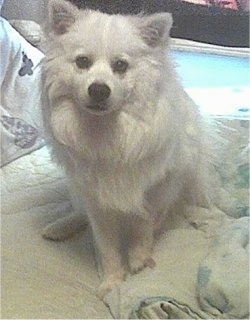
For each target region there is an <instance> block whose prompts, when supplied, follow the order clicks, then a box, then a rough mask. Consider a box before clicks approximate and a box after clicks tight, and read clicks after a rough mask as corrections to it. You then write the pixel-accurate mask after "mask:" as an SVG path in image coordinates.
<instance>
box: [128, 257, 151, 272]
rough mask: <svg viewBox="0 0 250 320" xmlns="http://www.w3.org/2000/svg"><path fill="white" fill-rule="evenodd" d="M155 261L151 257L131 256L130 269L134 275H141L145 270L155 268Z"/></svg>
mask: <svg viewBox="0 0 250 320" xmlns="http://www.w3.org/2000/svg"><path fill="white" fill-rule="evenodd" d="M155 265H156V263H155V261H154V259H153V258H152V257H151V256H149V255H134V254H133V255H129V269H130V272H131V273H132V274H135V273H139V272H140V271H141V270H143V269H144V268H151V269H153V268H154V267H155Z"/></svg>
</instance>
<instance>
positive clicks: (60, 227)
mask: <svg viewBox="0 0 250 320" xmlns="http://www.w3.org/2000/svg"><path fill="white" fill-rule="evenodd" d="M87 223H88V222H87V220H86V218H85V216H84V215H82V216H80V215H79V216H78V215H70V216H67V217H64V218H61V219H58V220H56V221H55V222H54V223H51V224H49V225H48V226H46V227H45V228H44V229H43V231H42V237H43V238H44V239H48V240H54V241H64V240H67V239H70V238H72V237H73V236H74V235H75V234H76V233H78V232H80V231H82V230H83V229H84V228H85V227H86V225H87Z"/></svg>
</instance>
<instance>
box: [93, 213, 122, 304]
mask: <svg viewBox="0 0 250 320" xmlns="http://www.w3.org/2000/svg"><path fill="white" fill-rule="evenodd" d="M89 220H90V224H91V226H92V230H93V234H94V238H95V241H96V245H97V249H98V253H99V255H100V260H101V261H100V262H101V269H102V270H101V271H102V278H103V279H102V283H101V285H100V287H99V289H98V296H99V297H100V298H101V299H103V298H104V296H105V295H106V294H107V293H108V292H109V291H111V290H112V289H113V288H114V287H115V286H116V285H118V284H119V283H120V282H122V281H123V279H124V277H125V272H124V269H123V267H122V261H121V253H120V232H119V231H120V230H119V228H120V225H119V220H118V216H117V215H116V214H115V213H110V212H107V211H103V210H100V209H96V208H95V210H94V212H93V211H92V210H91V212H90V215H89Z"/></svg>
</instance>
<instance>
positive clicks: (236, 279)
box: [106, 207, 249, 319]
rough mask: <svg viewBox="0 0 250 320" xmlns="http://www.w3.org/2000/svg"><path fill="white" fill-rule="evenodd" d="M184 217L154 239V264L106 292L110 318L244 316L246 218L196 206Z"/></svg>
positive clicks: (246, 298)
mask: <svg viewBox="0 0 250 320" xmlns="http://www.w3.org/2000/svg"><path fill="white" fill-rule="evenodd" d="M184 217H185V219H186V222H187V225H186V226H184V224H183V225H182V226H181V227H179V228H176V229H172V230H169V231H168V233H167V234H166V235H163V236H162V238H161V239H160V241H159V242H158V243H157V245H156V247H155V251H154V259H155V261H156V267H155V269H153V270H147V269H146V270H143V271H142V272H141V273H140V274H138V275H135V276H132V277H130V278H128V279H127V280H126V282H124V283H122V284H121V285H120V286H119V287H118V288H116V289H114V290H113V291H112V292H111V293H110V294H109V295H108V296H107V297H106V303H107V304H108V305H109V307H110V309H111V312H112V314H113V316H114V317H115V318H116V319H122V318H129V319H133V318H137V319H211V318H216V319H232V318H234V319H235V318H237V319H239V318H240V319H242V318H248V316H249V310H248V308H249V305H248V296H249V295H248V276H249V272H248V271H249V263H248V261H249V257H248V250H247V249H248V226H249V220H248V219H249V218H248V217H243V218H239V219H235V218H231V217H228V216H227V215H226V214H225V213H223V212H222V211H220V210H219V209H216V208H214V209H212V210H208V209H204V208H198V207H189V208H187V210H186V211H185V212H184ZM183 220H184V219H183ZM188 225H189V227H188ZM191 226H192V227H191ZM173 227H175V226H173Z"/></svg>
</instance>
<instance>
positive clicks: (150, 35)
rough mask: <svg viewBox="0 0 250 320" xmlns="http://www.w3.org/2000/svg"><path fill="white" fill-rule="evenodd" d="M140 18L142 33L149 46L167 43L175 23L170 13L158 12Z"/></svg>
mask: <svg viewBox="0 0 250 320" xmlns="http://www.w3.org/2000/svg"><path fill="white" fill-rule="evenodd" d="M139 19H140V20H141V22H140V23H139V30H140V35H141V37H142V39H143V40H144V41H145V42H146V44H147V45H148V46H150V47H158V46H165V45H166V44H167V42H168V39H169V32H170V29H171V27H172V23H173V19H172V15H171V14H170V13H156V14H153V15H150V16H146V17H142V18H139Z"/></svg>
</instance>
